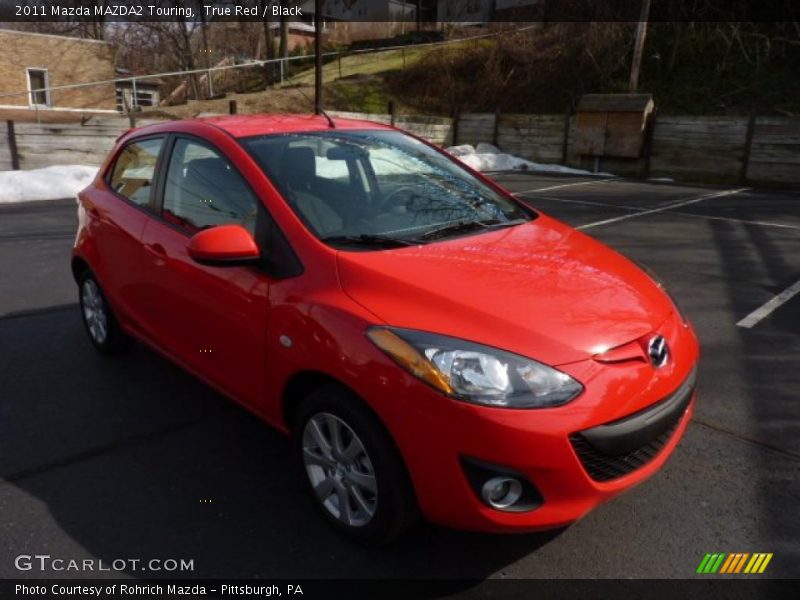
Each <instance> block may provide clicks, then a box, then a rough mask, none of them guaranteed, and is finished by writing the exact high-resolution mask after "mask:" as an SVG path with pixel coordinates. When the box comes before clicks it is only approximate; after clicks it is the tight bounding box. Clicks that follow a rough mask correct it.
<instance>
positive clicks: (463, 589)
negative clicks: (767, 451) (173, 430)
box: [0, 578, 800, 600]
mask: <svg viewBox="0 0 800 600" xmlns="http://www.w3.org/2000/svg"><path fill="white" fill-rule="evenodd" d="M0 598H49V599H52V600H73V599H85V598H102V599H107V600H117V599H125V598H137V599H138V598H151V599H152V600H171V599H175V598H297V599H301V598H302V599H304V600H305V599H316V598H328V599H329V598H337V599H338V598H346V599H347V600H361V599H364V600H366V599H369V600H376V599H380V600H386V599H392V598H398V599H400V598H402V599H404V600H405V599H411V598H414V599H416V598H465V599H472V598H475V599H477V598H492V599H498V600H499V599H505V598H509V599H523V598H524V599H526V600H528V599H533V598H537V599H538V598H543V599H545V598H546V599H551V598H552V599H559V600H560V599H567V600H571V599H573V598H574V599H576V600H578V599H580V600H589V599H591V600H605V599H608V600H621V599H624V600H637V599H642V600H644V599H662V598H663V599H665V600H666V599H669V600H673V599H678V598H679V599H694V598H697V599H698V600H701V599H702V600H710V599H716V598H725V599H728V598H731V599H742V600H756V599H759V600H760V599H763V600H782V599H784V598H787V599H788V598H792V599H793V600H794V599H796V598H800V580H796V579H794V580H793V579H778V580H774V579H755V578H747V579H745V578H738V579H734V578H725V579H723V578H719V579H717V578H709V579H705V578H698V579H691V580H686V579H684V580H666V579H659V580H618V579H600V580H590V579H560V580H541V579H488V580H425V579H410V580H381V579H374V580H363V579H359V580H353V579H307V580H299V579H298V580H288V579H274V580H269V579H264V580H258V579H253V580H221V579H188V580H151V581H137V580H134V579H61V580H56V579H47V580H35V579H24V580H23V579H17V580H4V581H0Z"/></svg>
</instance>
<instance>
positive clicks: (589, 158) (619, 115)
mask: <svg viewBox="0 0 800 600" xmlns="http://www.w3.org/2000/svg"><path fill="white" fill-rule="evenodd" d="M654 109H655V104H654V103H653V97H652V95H650V94H586V95H584V96H581V99H580V100H579V101H578V106H577V110H576V116H575V138H574V142H573V144H574V147H573V152H575V153H576V154H578V155H580V158H581V163H582V164H584V165H585V166H589V165H588V164H587V163H594V164H593V165H592V166H593V167H594V168H595V169H597V168H598V167H599V166H600V163H601V162H602V163H604V164H608V163H613V164H614V166H615V168H616V169H617V170H619V169H620V167H622V169H623V170H624V171H628V172H631V171H638V170H640V168H641V164H640V162H641V161H640V159H641V158H642V156H643V153H644V149H645V141H646V138H647V130H648V125H649V124H650V119H651V116H652V115H653V111H654ZM600 159H603V160H602V161H601V160H600ZM607 159H627V160H610V161H609V160H607Z"/></svg>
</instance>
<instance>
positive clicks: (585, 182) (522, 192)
mask: <svg viewBox="0 0 800 600" xmlns="http://www.w3.org/2000/svg"><path fill="white" fill-rule="evenodd" d="M616 180H617V179H616V178H614V177H612V178H610V179H594V180H592V181H577V182H575V183H562V184H560V185H551V186H549V187H543V188H534V189H532V190H522V191H521V192H511V193H512V194H514V195H516V196H522V195H523V194H532V193H534V192H549V191H550V190H560V189H561V188H568V187H575V186H578V185H589V184H591V183H598V184H599V183H608V182H609V181H616ZM501 185H502V183H501Z"/></svg>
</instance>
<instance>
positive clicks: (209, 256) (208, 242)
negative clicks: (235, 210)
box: [187, 225, 261, 267]
mask: <svg viewBox="0 0 800 600" xmlns="http://www.w3.org/2000/svg"><path fill="white" fill-rule="evenodd" d="M187 251H188V252H189V256H191V257H192V260H194V261H195V262H198V263H200V264H201V265H208V266H212V267H234V266H242V265H251V264H254V263H256V262H258V261H259V260H260V259H261V252H259V250H258V246H257V245H256V242H255V240H254V239H253V236H252V235H250V232H249V231H247V229H245V228H244V227H242V226H241V225H218V226H216V227H212V228H210V229H204V230H203V231H199V232H198V233H196V234H194V235H193V236H192V238H191V239H190V240H189V246H188V247H187Z"/></svg>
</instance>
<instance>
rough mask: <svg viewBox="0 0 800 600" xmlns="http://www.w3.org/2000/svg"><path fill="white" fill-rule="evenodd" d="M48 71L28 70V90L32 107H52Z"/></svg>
mask: <svg viewBox="0 0 800 600" xmlns="http://www.w3.org/2000/svg"><path fill="white" fill-rule="evenodd" d="M49 87H50V85H49V82H48V78H47V69H28V89H30V91H31V97H30V101H31V105H35V106H50V90H49V89H47V88H49Z"/></svg>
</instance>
